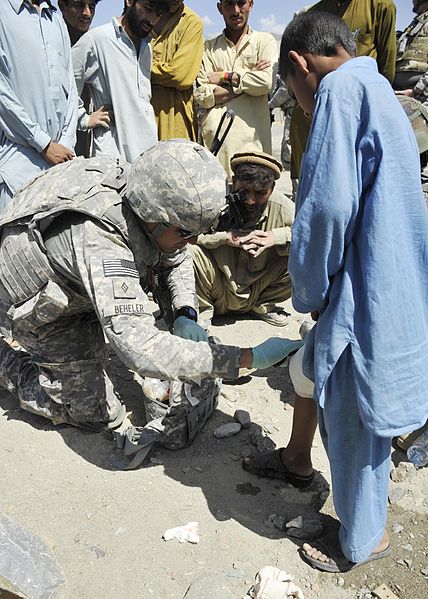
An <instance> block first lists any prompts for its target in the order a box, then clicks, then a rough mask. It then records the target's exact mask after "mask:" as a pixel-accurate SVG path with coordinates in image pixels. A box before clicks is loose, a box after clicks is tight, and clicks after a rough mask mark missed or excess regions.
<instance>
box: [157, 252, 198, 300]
mask: <svg viewBox="0 0 428 599" xmlns="http://www.w3.org/2000/svg"><path fill="white" fill-rule="evenodd" d="M161 268H162V271H163V274H164V277H165V281H166V284H167V286H168V290H169V293H170V297H171V303H172V308H173V310H177V309H178V308H181V307H182V306H191V307H192V308H195V309H197V307H198V300H197V296H196V290H195V275H194V271H193V259H192V256H191V254H190V252H188V251H187V249H186V248H184V249H183V250H180V251H178V252H176V253H175V254H171V255H168V254H164V255H163V257H162V261H161Z"/></svg>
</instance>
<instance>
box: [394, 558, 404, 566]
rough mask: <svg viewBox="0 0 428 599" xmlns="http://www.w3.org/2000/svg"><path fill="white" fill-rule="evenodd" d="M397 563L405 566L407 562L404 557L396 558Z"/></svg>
mask: <svg viewBox="0 0 428 599" xmlns="http://www.w3.org/2000/svg"><path fill="white" fill-rule="evenodd" d="M395 563H396V564H398V565H399V566H405V565H406V562H405V561H404V560H403V559H396V560H395Z"/></svg>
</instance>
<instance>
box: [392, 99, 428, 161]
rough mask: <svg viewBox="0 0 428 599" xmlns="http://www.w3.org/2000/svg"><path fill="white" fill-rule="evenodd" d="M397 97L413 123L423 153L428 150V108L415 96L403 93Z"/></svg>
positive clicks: (420, 150) (420, 151)
mask: <svg viewBox="0 0 428 599" xmlns="http://www.w3.org/2000/svg"><path fill="white" fill-rule="evenodd" d="M397 98H398V100H399V102H400V104H401V106H402V107H403V110H404V112H405V113H406V114H407V118H408V119H409V121H410V123H411V125H412V128H413V132H414V134H415V137H416V141H417V142H418V148H419V154H423V153H424V152H426V151H427V150H428V110H427V108H426V107H425V106H424V105H423V104H422V103H421V102H419V101H418V100H415V98H409V97H408V96H403V95H399V96H397Z"/></svg>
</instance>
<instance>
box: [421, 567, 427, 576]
mask: <svg viewBox="0 0 428 599" xmlns="http://www.w3.org/2000/svg"><path fill="white" fill-rule="evenodd" d="M421 574H422V575H423V576H428V568H422V570H421Z"/></svg>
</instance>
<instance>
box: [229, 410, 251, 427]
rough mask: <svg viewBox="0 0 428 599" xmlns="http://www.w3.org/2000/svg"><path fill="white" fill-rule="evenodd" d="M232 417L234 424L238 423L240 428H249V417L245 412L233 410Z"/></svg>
mask: <svg viewBox="0 0 428 599" xmlns="http://www.w3.org/2000/svg"><path fill="white" fill-rule="evenodd" d="M233 417H234V418H235V420H236V422H239V424H240V425H241V426H242V428H250V426H251V416H250V413H249V412H247V410H235V413H234V415H233Z"/></svg>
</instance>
